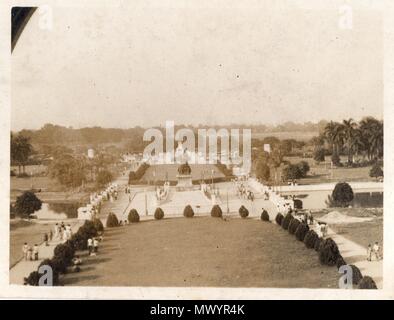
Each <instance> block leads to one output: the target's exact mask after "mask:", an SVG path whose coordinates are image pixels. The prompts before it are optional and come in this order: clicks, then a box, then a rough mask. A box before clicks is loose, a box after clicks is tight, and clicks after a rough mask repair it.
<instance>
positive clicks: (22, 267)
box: [9, 221, 83, 285]
mask: <svg viewBox="0 0 394 320" xmlns="http://www.w3.org/2000/svg"><path fill="white" fill-rule="evenodd" d="M82 223H83V221H77V222H75V223H73V224H72V226H71V228H72V230H73V232H76V231H77V230H78V228H79V227H80V226H81V225H82ZM59 243H61V241H60V240H53V241H51V242H49V246H45V244H44V243H42V244H41V245H39V246H38V250H39V251H38V258H39V260H37V261H25V260H24V259H22V260H20V261H19V262H18V263H16V264H15V265H14V266H13V267H12V268H11V269H10V273H9V274H10V280H9V283H10V284H16V285H23V279H24V278H25V277H27V276H29V274H30V273H31V272H33V271H37V269H38V266H39V265H40V263H41V262H42V261H43V260H45V259H51V258H52V257H53V251H54V250H55V247H56V246H57V245H58V244H59ZM21 250H22V248H21Z"/></svg>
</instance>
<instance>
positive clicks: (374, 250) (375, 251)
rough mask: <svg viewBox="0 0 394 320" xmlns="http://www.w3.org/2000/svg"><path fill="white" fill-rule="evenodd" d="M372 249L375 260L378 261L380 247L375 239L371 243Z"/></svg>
mask: <svg viewBox="0 0 394 320" xmlns="http://www.w3.org/2000/svg"><path fill="white" fill-rule="evenodd" d="M372 250H373V253H374V255H375V258H376V260H377V261H379V260H380V247H379V243H378V242H377V241H376V242H375V244H374V245H373V248H372Z"/></svg>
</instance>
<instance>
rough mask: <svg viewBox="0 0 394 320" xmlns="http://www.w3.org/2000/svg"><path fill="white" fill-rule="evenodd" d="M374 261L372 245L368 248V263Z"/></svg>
mask: <svg viewBox="0 0 394 320" xmlns="http://www.w3.org/2000/svg"><path fill="white" fill-rule="evenodd" d="M371 260H372V246H371V244H368V248H367V261H371Z"/></svg>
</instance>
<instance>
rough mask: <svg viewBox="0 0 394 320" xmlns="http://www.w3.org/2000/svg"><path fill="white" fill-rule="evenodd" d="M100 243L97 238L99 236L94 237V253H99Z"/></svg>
mask: <svg viewBox="0 0 394 320" xmlns="http://www.w3.org/2000/svg"><path fill="white" fill-rule="evenodd" d="M98 245H99V242H98V239H97V238H94V239H93V251H94V253H97V251H98Z"/></svg>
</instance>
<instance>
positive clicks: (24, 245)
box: [22, 242, 29, 261]
mask: <svg viewBox="0 0 394 320" xmlns="http://www.w3.org/2000/svg"><path fill="white" fill-rule="evenodd" d="M28 251H29V245H28V244H27V242H25V243H24V244H23V246H22V252H23V259H25V261H27V252H28Z"/></svg>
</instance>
